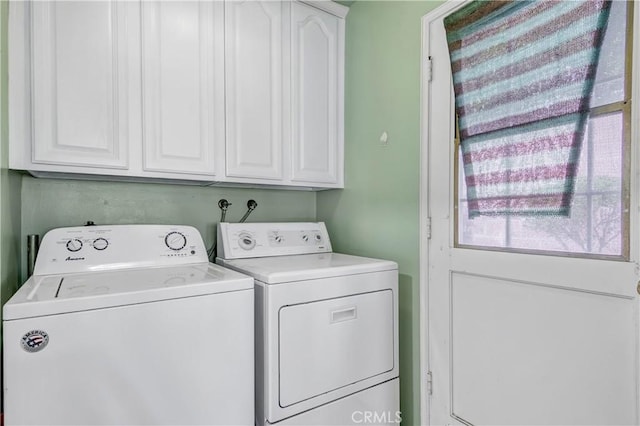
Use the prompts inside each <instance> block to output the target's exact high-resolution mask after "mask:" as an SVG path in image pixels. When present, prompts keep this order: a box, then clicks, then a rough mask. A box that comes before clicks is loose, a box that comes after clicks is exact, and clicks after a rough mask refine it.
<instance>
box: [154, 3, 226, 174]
mask: <svg viewBox="0 0 640 426" xmlns="http://www.w3.org/2000/svg"><path fill="white" fill-rule="evenodd" d="M223 28H224V5H223V3H222V2H196V1H184V2H162V1H160V2H142V72H143V75H142V83H143V86H142V88H143V103H142V105H143V110H144V111H143V117H144V120H143V146H144V165H143V167H144V170H147V171H159V172H177V173H196V174H203V175H209V176H211V175H214V171H215V167H214V157H215V154H216V147H217V146H221V147H222V145H223V144H224V111H223V109H224V62H223V61H224V51H223V49H224V45H223V37H224V29H223Z"/></svg>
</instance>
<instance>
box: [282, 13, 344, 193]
mask: <svg viewBox="0 0 640 426" xmlns="http://www.w3.org/2000/svg"><path fill="white" fill-rule="evenodd" d="M343 57H344V20H343V19H339V18H337V17H335V16H334V15H331V14H329V13H326V12H324V11H321V10H318V9H315V8H313V7H310V6H308V5H306V4H302V3H291V101H292V107H291V114H292V117H291V128H292V135H291V143H292V167H293V170H292V180H294V181H306V182H314V183H333V184H337V183H339V182H338V181H339V179H340V178H341V176H339V174H338V172H339V170H342V161H343V160H342V149H343V136H342V128H343V123H342V115H343V113H342V105H343V97H342V86H343V80H342V78H343V77H342V74H343V73H342V70H343V69H344V65H343Z"/></svg>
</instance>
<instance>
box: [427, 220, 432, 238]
mask: <svg viewBox="0 0 640 426" xmlns="http://www.w3.org/2000/svg"><path fill="white" fill-rule="evenodd" d="M426 228H427V240H430V239H431V218H430V217H428V218H427V226H426Z"/></svg>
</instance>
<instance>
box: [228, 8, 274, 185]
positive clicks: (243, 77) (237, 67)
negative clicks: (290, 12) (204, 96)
mask: <svg viewBox="0 0 640 426" xmlns="http://www.w3.org/2000/svg"><path fill="white" fill-rule="evenodd" d="M282 25H283V18H282V5H281V3H280V2H272V1H256V0H247V1H233V2H227V3H226V4H225V66H226V73H225V78H226V113H227V117H226V118H227V120H226V121H227V126H226V130H227V144H226V147H227V153H226V160H227V161H226V166H227V176H231V177H243V178H258V179H260V178H261V179H282V177H283V171H282V143H283V142H282V139H283V132H282V129H283V108H282V105H283V102H282V81H283V76H282V69H283V66H282V61H283V56H282V50H283V49H282Z"/></svg>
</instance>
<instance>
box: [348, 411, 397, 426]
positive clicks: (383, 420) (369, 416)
mask: <svg viewBox="0 0 640 426" xmlns="http://www.w3.org/2000/svg"><path fill="white" fill-rule="evenodd" d="M351 421H352V422H353V423H355V424H376V425H379V424H389V423H397V424H400V422H401V421H402V413H401V412H400V411H396V412H395V413H394V412H393V411H354V412H353V413H351Z"/></svg>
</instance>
